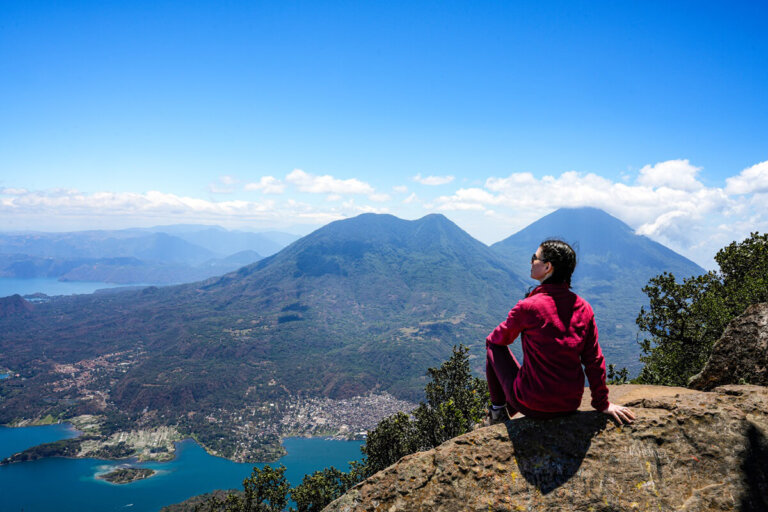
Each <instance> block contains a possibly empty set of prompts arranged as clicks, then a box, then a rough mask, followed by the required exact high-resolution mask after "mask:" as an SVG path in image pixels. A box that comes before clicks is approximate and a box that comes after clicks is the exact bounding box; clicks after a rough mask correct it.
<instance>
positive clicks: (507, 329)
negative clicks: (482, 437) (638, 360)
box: [485, 240, 635, 424]
mask: <svg viewBox="0 0 768 512" xmlns="http://www.w3.org/2000/svg"><path fill="white" fill-rule="evenodd" d="M575 268H576V253H575V252H574V250H573V248H572V247H571V246H570V245H568V244H567V243H565V242H563V241H562V240H546V241H544V242H542V243H541V245H540V246H539V248H538V249H536V252H535V253H534V254H533V256H532V257H531V277H532V278H533V279H536V280H537V281H539V282H540V283H541V284H540V285H539V286H537V287H536V288H534V289H533V290H532V291H531V292H530V293H528V295H527V296H526V298H524V299H523V300H521V301H520V302H518V303H517V304H516V305H515V306H514V307H513V308H512V310H511V311H510V312H509V315H508V316H507V319H506V320H505V321H504V322H502V323H501V324H499V326H498V327H496V328H495V329H494V330H493V331H492V332H491V334H489V335H488V337H487V338H486V342H485V345H486V358H487V361H486V377H487V379H488V390H489V391H490V395H491V406H490V407H489V410H488V423H489V424H494V423H499V422H501V421H505V420H507V419H509V418H511V417H512V416H514V415H515V414H517V413H518V412H519V413H521V414H523V415H524V416H527V417H530V418H537V419H547V418H555V417H558V416H564V415H567V414H571V413H573V412H575V411H576V410H577V409H578V408H579V405H581V398H582V395H583V393H584V373H586V374H587V378H588V379H589V388H590V391H591V393H592V407H594V408H595V409H597V410H598V411H601V412H603V413H605V414H608V415H610V416H611V417H613V418H614V419H615V420H616V421H617V422H619V424H623V423H624V422H627V423H631V422H632V421H633V420H634V418H635V415H634V413H633V412H632V411H631V410H630V409H628V408H626V407H622V406H619V405H616V404H612V403H611V402H609V401H608V387H607V386H606V384H605V359H604V358H603V352H602V350H601V349H600V344H599V343H598V341H597V338H598V336H597V325H596V324H595V315H594V313H593V311H592V307H591V306H590V305H589V303H587V301H585V300H584V299H582V298H581V297H579V296H578V295H576V294H575V293H573V292H572V291H571V290H570V287H571V275H572V274H573V270H574V269H575ZM518 335H521V340H522V344H523V364H522V366H521V365H520V363H518V361H517V359H515V356H514V355H513V354H512V352H511V351H510V350H509V347H508V345H509V344H511V343H512V342H513V341H514V340H515V338H517V336H518ZM582 365H583V366H584V370H582Z"/></svg>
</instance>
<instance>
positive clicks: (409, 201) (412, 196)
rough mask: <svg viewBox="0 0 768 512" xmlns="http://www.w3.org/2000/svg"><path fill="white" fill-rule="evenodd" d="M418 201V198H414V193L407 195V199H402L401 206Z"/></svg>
mask: <svg viewBox="0 0 768 512" xmlns="http://www.w3.org/2000/svg"><path fill="white" fill-rule="evenodd" d="M418 200H419V198H418V197H417V196H416V193H415V192H414V193H412V194H411V195H409V196H408V197H406V198H405V199H403V204H411V203H413V202H416V201H418Z"/></svg>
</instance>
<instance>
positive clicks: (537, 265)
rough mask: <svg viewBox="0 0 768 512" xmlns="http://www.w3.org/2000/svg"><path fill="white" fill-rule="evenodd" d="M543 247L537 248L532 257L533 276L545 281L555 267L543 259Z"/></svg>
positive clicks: (539, 280)
mask: <svg viewBox="0 0 768 512" xmlns="http://www.w3.org/2000/svg"><path fill="white" fill-rule="evenodd" d="M541 258H543V256H542V254H541V247H539V248H538V249H536V253H535V254H534V255H533V256H532V257H531V277H532V278H533V279H535V280H537V281H538V282H542V281H544V280H545V279H546V278H547V277H549V275H550V274H551V273H552V271H553V270H554V268H553V267H552V264H551V263H550V262H548V261H541Z"/></svg>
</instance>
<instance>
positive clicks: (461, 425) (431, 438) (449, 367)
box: [413, 345, 489, 449]
mask: <svg viewBox="0 0 768 512" xmlns="http://www.w3.org/2000/svg"><path fill="white" fill-rule="evenodd" d="M468 353H469V349H468V348H467V347H465V346H464V345H459V346H458V347H453V353H452V354H451V357H450V358H449V359H448V361H446V362H445V363H443V364H442V365H440V367H439V368H429V369H428V370H427V373H428V375H429V377H430V382H429V383H427V385H426V387H425V388H424V393H425V394H426V398H427V402H426V403H422V404H420V405H419V407H417V408H416V410H414V411H413V416H414V417H415V421H416V429H417V430H418V433H419V437H420V443H419V444H420V447H421V448H422V449H428V448H434V447H435V446H437V445H439V444H442V443H443V442H445V441H447V440H448V439H452V438H454V437H456V436H460V435H461V434H464V433H466V432H469V431H470V430H472V428H473V427H474V425H476V424H477V423H479V422H480V421H482V419H483V416H484V415H485V411H486V408H487V406H488V402H489V396H488V384H487V383H486V382H485V381H484V380H481V379H478V378H477V377H473V376H472V372H471V370H470V368H469V357H468Z"/></svg>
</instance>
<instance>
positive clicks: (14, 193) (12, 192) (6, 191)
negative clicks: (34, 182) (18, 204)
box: [0, 187, 29, 196]
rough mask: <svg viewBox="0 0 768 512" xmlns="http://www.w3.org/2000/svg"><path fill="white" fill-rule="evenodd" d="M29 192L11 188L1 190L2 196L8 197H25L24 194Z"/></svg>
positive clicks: (23, 189)
mask: <svg viewBox="0 0 768 512" xmlns="http://www.w3.org/2000/svg"><path fill="white" fill-rule="evenodd" d="M28 192H29V191H28V190H27V189H25V188H11V187H6V188H3V189H0V194H4V195H8V196H23V195H24V194H26V193H28Z"/></svg>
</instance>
